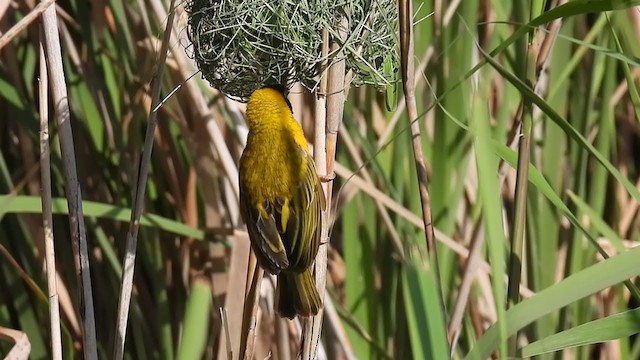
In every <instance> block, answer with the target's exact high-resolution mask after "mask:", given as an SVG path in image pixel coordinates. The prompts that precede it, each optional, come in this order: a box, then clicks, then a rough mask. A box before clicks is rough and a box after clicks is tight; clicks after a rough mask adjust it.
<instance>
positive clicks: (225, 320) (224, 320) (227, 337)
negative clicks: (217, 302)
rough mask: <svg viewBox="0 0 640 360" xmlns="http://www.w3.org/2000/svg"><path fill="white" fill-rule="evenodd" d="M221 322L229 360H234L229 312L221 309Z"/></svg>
mask: <svg viewBox="0 0 640 360" xmlns="http://www.w3.org/2000/svg"><path fill="white" fill-rule="evenodd" d="M220 320H222V330H223V331H224V332H223V333H222V337H223V338H224V340H225V348H226V350H227V360H233V349H232V348H231V335H230V334H229V320H228V317H227V310H226V309H225V308H220Z"/></svg>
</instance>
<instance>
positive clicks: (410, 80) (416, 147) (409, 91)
mask: <svg viewBox="0 0 640 360" xmlns="http://www.w3.org/2000/svg"><path fill="white" fill-rule="evenodd" d="M398 6H399V12H398V14H399V21H400V63H401V65H402V85H403V88H404V94H405V102H406V104H407V115H408V116H409V121H410V122H411V141H412V144H413V156H414V159H415V165H416V173H417V176H418V190H419V192H420V202H421V204H422V221H423V223H424V232H425V238H426V243H427V251H428V252H429V255H430V258H431V261H432V266H433V268H434V269H435V276H436V281H437V286H438V298H439V301H440V308H441V309H442V311H444V309H445V307H444V299H443V296H442V283H441V279H440V267H439V266H438V251H437V248H436V242H435V234H434V231H433V224H432V222H431V204H430V200H429V188H428V178H427V167H426V165H425V161H424V155H423V153H422V136H421V134H420V122H418V121H414V120H416V119H417V118H418V108H417V106H416V81H415V70H414V43H413V2H412V1H409V0H399V1H398ZM445 318H446V317H445ZM442 330H443V331H446V329H442Z"/></svg>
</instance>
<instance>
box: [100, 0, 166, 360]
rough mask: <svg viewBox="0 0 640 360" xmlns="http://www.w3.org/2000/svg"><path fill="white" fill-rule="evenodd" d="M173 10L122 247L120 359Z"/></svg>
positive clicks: (118, 324)
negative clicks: (125, 237)
mask: <svg viewBox="0 0 640 360" xmlns="http://www.w3.org/2000/svg"><path fill="white" fill-rule="evenodd" d="M174 3H175V0H171V3H170V5H169V9H170V10H171V9H173V8H174ZM174 16H175V11H169V17H168V19H167V25H166V28H165V33H164V39H162V46H161V48H160V54H159V55H160V56H159V59H158V63H157V68H156V77H155V79H154V83H153V90H152V93H151V101H152V103H151V107H150V111H149V120H148V123H147V132H146V135H145V140H144V150H143V152H142V158H141V160H140V168H139V169H138V171H139V172H138V179H137V186H136V192H135V198H134V204H133V210H132V211H131V221H130V223H129V231H128V233H127V243H126V248H125V256H124V266H123V273H122V283H121V286H120V297H119V299H118V318H117V320H116V334H115V341H114V344H113V356H112V358H113V359H115V360H120V359H122V357H123V356H124V342H125V338H126V336H125V334H126V333H127V321H128V319H129V305H130V303H131V292H132V290H133V274H134V269H135V262H136V248H137V245H138V230H139V228H140V217H141V216H142V210H143V205H144V198H145V190H146V185H147V177H148V176H149V162H150V160H151V151H152V149H153V139H154V134H155V131H156V125H157V112H156V111H153V109H155V108H156V106H157V105H158V103H159V102H160V89H161V87H162V76H163V74H164V64H165V62H166V59H167V49H168V48H169V40H170V39H171V32H172V31H171V30H172V26H173V18H174Z"/></svg>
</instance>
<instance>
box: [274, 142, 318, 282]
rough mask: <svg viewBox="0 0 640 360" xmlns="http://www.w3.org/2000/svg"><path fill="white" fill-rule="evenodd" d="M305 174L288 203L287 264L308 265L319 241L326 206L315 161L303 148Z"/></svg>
mask: <svg viewBox="0 0 640 360" xmlns="http://www.w3.org/2000/svg"><path fill="white" fill-rule="evenodd" d="M304 157H305V163H306V165H305V175H304V177H303V179H302V181H301V182H300V184H298V186H297V187H296V189H295V191H294V194H293V198H292V199H291V201H290V204H289V213H290V215H289V220H288V224H287V228H286V231H284V234H283V241H284V244H285V247H286V248H287V252H288V254H289V268H290V269H292V270H294V271H299V272H300V271H303V270H305V269H307V268H308V267H309V266H311V264H312V263H313V261H314V260H315V258H316V255H317V253H318V246H319V245H320V230H321V227H322V224H321V211H322V209H324V207H325V199H324V193H323V191H322V187H321V186H320V180H319V179H318V174H317V173H316V169H315V165H314V163H313V160H312V159H311V157H310V156H308V154H307V153H306V151H304Z"/></svg>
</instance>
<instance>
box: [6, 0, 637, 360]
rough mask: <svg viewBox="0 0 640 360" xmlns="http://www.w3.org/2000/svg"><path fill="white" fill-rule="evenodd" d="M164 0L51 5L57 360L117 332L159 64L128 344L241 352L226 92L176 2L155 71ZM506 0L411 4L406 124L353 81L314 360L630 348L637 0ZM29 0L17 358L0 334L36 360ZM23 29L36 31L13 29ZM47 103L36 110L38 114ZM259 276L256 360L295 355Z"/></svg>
mask: <svg viewBox="0 0 640 360" xmlns="http://www.w3.org/2000/svg"><path fill="white" fill-rule="evenodd" d="M167 3H168V2H160V1H157V0H148V1H143V0H140V1H127V2H122V1H117V0H105V1H102V2H86V1H80V0H68V1H63V2H59V3H58V4H57V7H56V11H57V17H58V19H59V21H58V29H59V36H60V41H61V49H62V53H61V60H62V65H63V70H64V83H65V84H66V87H67V90H68V103H69V107H70V113H69V115H70V124H71V126H72V130H73V137H72V138H71V137H69V138H66V139H62V137H63V136H65V135H64V133H63V130H62V128H61V127H60V126H59V125H57V124H55V123H54V122H53V121H50V123H49V129H50V130H49V136H50V139H49V141H50V146H51V148H50V157H51V159H50V166H51V185H50V186H51V193H52V197H53V198H52V199H51V202H50V204H51V212H52V213H53V217H52V219H53V222H52V225H53V227H52V228H53V235H54V239H55V246H54V248H55V260H56V267H55V270H56V272H55V279H56V280H57V299H58V300H59V304H60V314H61V323H60V327H61V338H62V357H63V358H65V359H67V358H69V359H70V358H82V356H83V353H85V354H87V353H88V352H86V350H88V351H89V352H91V351H94V352H96V353H97V356H98V358H110V357H111V355H112V353H111V351H112V348H113V346H114V343H116V342H117V338H116V334H115V333H114V327H115V318H116V314H117V306H118V305H117V304H118V300H117V299H118V296H119V292H120V281H121V280H120V279H121V276H122V273H123V268H122V263H121V261H122V258H123V256H124V253H125V241H124V239H125V238H126V234H127V231H128V228H129V223H128V222H129V219H130V217H131V212H130V209H131V208H132V205H133V204H134V200H133V196H134V189H135V188H136V182H137V178H138V166H139V158H140V157H141V152H142V149H143V139H144V136H145V128H146V126H147V119H148V115H149V110H150V108H151V104H152V103H153V102H154V100H153V96H152V88H153V84H152V81H153V79H157V78H158V77H157V76H156V75H157V72H158V71H160V72H162V73H163V75H164V76H163V77H162V82H161V83H160V84H158V85H159V89H160V98H161V99H165V98H166V99H165V101H164V103H162V106H160V107H159V108H158V112H157V121H158V128H157V131H156V132H155V134H154V149H153V153H152V155H151V159H150V164H149V177H148V181H147V191H146V196H145V198H144V214H143V215H142V217H141V218H140V229H139V233H138V247H137V262H136V266H135V276H134V279H133V285H134V288H133V294H132V300H131V308H130V310H129V312H128V314H129V321H128V326H127V332H126V338H125V339H124V340H125V347H124V357H125V358H127V359H156V358H163V359H172V358H180V359H183V358H219V359H227V358H230V357H232V358H234V359H235V358H238V357H239V356H240V355H239V354H240V346H241V345H240V344H241V338H242V336H243V335H242V334H241V331H242V309H243V303H244V296H245V291H246V290H247V287H248V286H249V285H247V284H248V282H249V281H250V280H251V278H250V276H248V275H247V269H248V266H247V259H248V254H249V246H248V238H247V235H246V233H245V232H244V230H243V228H242V224H241V223H240V220H239V216H238V206H237V168H236V165H235V164H236V163H237V159H238V158H239V155H240V153H241V151H242V143H243V139H244V137H245V136H246V128H245V127H244V125H243V123H242V111H243V105H242V104H238V103H235V102H232V101H230V100H228V99H225V98H224V97H223V96H222V95H220V94H219V93H217V92H216V91H215V90H214V89H211V88H210V87H209V86H208V85H207V84H206V83H205V82H204V81H203V80H202V79H200V76H198V75H196V76H194V77H191V75H193V74H196V72H197V70H196V69H195V67H194V66H193V64H192V62H191V61H190V59H189V58H188V56H187V55H185V52H186V54H189V45H188V42H187V40H186V32H185V26H186V14H185V13H184V5H185V4H184V3H180V4H178V7H177V8H176V9H175V11H176V20H175V23H174V25H173V27H172V28H173V31H174V32H173V34H172V36H171V39H172V40H171V41H170V43H169V53H168V57H167V61H166V64H165V65H164V67H162V68H160V69H158V68H157V67H156V65H157V64H158V59H159V58H160V52H161V51H160V50H161V45H160V44H161V40H162V39H163V38H164V31H165V27H166V22H167V20H168V17H167V16H168V12H169V11H172V10H170V9H167V8H166V6H167ZM516 3H517V2H513V1H507V0H499V1H477V0H469V1H455V0H452V1H441V0H435V1H429V2H424V3H423V2H415V3H414V4H413V8H414V20H415V22H416V23H415V24H414V31H415V33H414V41H415V54H414V56H415V71H416V79H417V81H416V104H417V116H412V117H411V118H409V116H408V115H407V114H408V112H407V111H405V109H406V107H405V104H404V99H403V94H402V92H401V91H400V90H399V89H400V88H401V86H398V87H397V89H398V92H399V93H398V101H397V102H396V104H395V108H392V109H387V107H386V102H388V100H389V99H385V97H384V94H382V93H378V92H376V91H374V90H372V89H369V88H366V87H361V88H351V89H350V90H349V92H348V96H347V99H346V103H345V108H344V116H343V119H342V125H341V127H340V132H339V135H338V143H337V154H336V159H337V160H336V163H335V167H334V170H335V173H336V175H337V178H336V179H335V181H334V183H333V185H332V186H333V191H332V196H333V197H332V202H331V203H332V209H331V218H330V220H332V221H333V223H332V224H333V226H332V227H331V229H330V231H329V235H330V246H328V271H327V293H326V296H325V302H326V303H327V305H326V306H325V313H324V314H325V315H326V316H324V324H323V327H322V330H323V336H322V338H321V347H320V348H319V349H318V356H319V357H320V358H328V359H334V358H336V359H342V358H346V359H351V358H361V359H367V358H375V359H387V358H396V359H407V358H416V359H424V358H442V357H443V356H445V357H446V356H451V357H453V358H468V359H484V358H487V357H489V356H492V354H494V355H495V356H499V357H501V358H506V357H508V356H515V357H537V358H541V359H552V358H572V359H586V358H600V359H612V358H616V359H637V358H639V357H640V342H639V341H638V339H637V336H634V335H635V334H637V333H638V332H640V326H639V325H638V324H640V314H639V312H638V310H637V308H636V307H637V305H638V303H639V301H640V291H638V287H637V275H638V274H640V268H639V267H638V266H637V259H638V257H639V256H640V253H639V252H640V248H638V247H637V245H638V236H639V230H640V223H639V222H638V219H639V218H640V217H639V216H638V208H639V204H640V190H639V189H640V171H639V170H638V166H639V164H640V162H639V161H638V160H639V159H640V157H639V156H640V153H639V152H638V144H639V143H640V142H639V140H640V131H639V129H640V126H639V124H640V117H639V116H638V114H639V112H638V109H637V106H638V104H639V103H640V96H639V95H638V94H639V92H638V81H637V79H638V74H640V72H639V70H638V65H639V63H638V60H637V59H638V57H639V56H640V45H638V42H637V38H638V37H639V36H640V8H636V7H633V6H637V5H640V1H622V0H619V1H616V0H575V1H571V2H565V1H531V2H523V3H522V4H520V5H519V6H514V4H516ZM34 5H35V4H34V3H33V2H28V1H16V2H13V3H12V4H11V6H5V7H2V6H0V19H3V20H4V21H3V22H2V23H1V24H2V25H1V26H2V27H1V28H0V31H2V33H3V35H2V36H5V37H3V38H2V39H4V40H0V44H3V45H4V47H2V50H1V52H0V118H1V119H2V121H0V194H1V195H0V355H5V354H8V353H9V351H11V349H12V348H13V345H14V344H13V343H12V341H13V340H11V339H12V337H11V336H15V334H16V333H15V332H10V331H8V330H6V329H14V330H19V331H22V332H24V333H26V334H27V336H28V339H29V342H30V344H31V352H30V355H29V356H30V358H32V359H45V358H50V357H52V356H53V354H54V353H53V350H52V349H51V346H50V340H51V339H52V338H55V337H52V336H51V325H50V317H49V307H48V301H47V296H46V295H45V294H47V291H46V287H47V283H48V282H47V277H46V274H45V271H44V270H45V252H46V251H45V249H46V246H45V233H46V229H43V227H42V223H43V213H44V215H45V216H46V214H47V213H48V211H44V212H43V210H42V202H41V200H42V196H43V194H46V191H43V190H41V189H42V187H43V186H45V185H46V184H45V183H46V180H45V183H43V182H42V181H41V177H40V176H38V174H39V172H40V170H41V169H46V161H45V162H41V159H40V148H39V147H40V133H39V132H40V129H41V127H40V125H41V124H40V119H41V117H42V116H44V114H45V112H44V111H43V110H44V109H39V107H38V105H37V104H38V102H39V100H40V97H41V96H45V95H39V86H38V84H39V83H38V78H39V75H38V71H37V70H38V69H39V65H40V60H39V56H40V55H39V54H40V45H39V37H40V35H39V34H40V30H39V22H30V21H33V19H36V18H38V17H39V16H40V14H41V13H42V11H43V6H41V7H39V8H34ZM34 9H35V10H34ZM32 10H33V11H35V13H33V15H32V16H28V14H30V13H31V11H32ZM433 11H435V13H433V14H432V12H433ZM22 19H26V20H23V24H24V23H27V24H29V25H28V26H26V27H24V28H23V27H21V28H20V29H19V31H17V32H13V33H12V32H10V31H7V30H9V28H10V27H11V26H12V25H14V24H16V23H18V22H19V21H20V20H22ZM8 36H14V37H12V38H11V39H9V37H8ZM5 40H9V41H5ZM50 75H52V74H51V73H50ZM50 77H51V76H50ZM176 89H177V91H175V92H174V90H176ZM40 90H41V89H40ZM40 94H46V92H40ZM169 95H171V96H169ZM291 100H292V103H293V104H294V111H295V115H296V118H297V119H298V120H300V121H301V122H302V124H303V126H304V128H305V131H306V132H307V135H308V138H309V139H313V138H314V137H313V133H314V124H315V123H314V114H315V113H316V108H315V105H316V103H315V102H314V100H315V97H314V96H311V95H310V94H307V93H304V92H303V91H302V90H295V91H294V93H293V94H292V96H291ZM57 106H58V103H55V102H54V101H53V100H52V99H49V101H48V113H49V114H55V110H56V109H57V108H56V107H57ZM44 119H46V117H44ZM49 119H53V115H49ZM412 122H415V123H417V124H418V125H419V130H420V132H421V141H422V150H423V151H424V157H425V164H426V172H427V175H428V180H429V183H428V186H429V187H428V190H429V195H430V200H431V201H430V204H429V206H430V210H431V214H432V221H431V224H428V225H433V227H434V233H435V238H436V240H437V246H436V248H437V255H438V266H439V267H438V269H437V271H434V270H436V269H434V268H433V266H434V262H433V261H432V259H431V258H430V256H429V254H428V251H427V245H426V243H425V233H424V231H425V230H424V229H425V222H424V220H423V217H422V211H423V204H422V203H421V197H420V194H419V190H418V189H419V184H418V179H417V177H416V168H415V166H416V165H415V161H414V155H413V151H412V148H411V143H412V141H414V137H413V136H412V134H411V129H410V127H411V123H412ZM315 129H316V130H315V131H321V130H322V129H318V128H315ZM62 140H66V141H71V140H72V141H73V145H74V147H75V151H74V153H75V157H76V166H75V169H74V170H75V172H76V173H77V176H78V181H79V184H80V188H81V190H82V210H83V212H84V220H85V221H84V225H85V228H86V238H87V241H88V254H89V262H90V265H91V278H90V280H91V289H92V291H93V299H92V304H93V306H94V309H95V333H96V336H97V348H93V349H87V347H91V346H92V345H91V343H87V342H85V341H83V334H84V333H83V331H86V330H87V329H86V328H87V326H86V324H87V323H86V322H83V321H84V319H85V318H83V317H82V316H81V314H83V312H82V310H81V309H85V307H84V306H81V305H82V304H81V302H80V292H81V288H82V287H81V285H80V284H79V283H78V280H77V277H76V271H77V269H76V267H75V265H74V264H75V261H76V255H74V254H73V251H72V239H73V238H74V231H78V229H73V230H71V229H70V227H69V210H68V207H67V205H66V204H67V202H66V200H65V197H66V196H67V195H68V194H69V192H68V190H69V184H68V183H66V182H65V181H66V180H68V173H66V172H65V169H64V167H63V163H64V161H66V160H67V159H68V158H67V156H68V154H65V150H64V148H63V147H61V146H60V142H61V141H62ZM526 140H528V143H529V145H528V146H524V145H523V141H526ZM322 168H323V169H324V167H322ZM42 179H46V178H45V177H42ZM65 179H66V180H65ZM524 184H527V185H528V186H526V187H525V186H524ZM516 194H518V195H516ZM44 200H47V199H44ZM46 204H47V202H45V210H46ZM517 239H520V240H521V242H518V241H514V240H517ZM512 244H515V245H512ZM519 244H521V245H519ZM436 273H437V274H439V276H440V278H439V279H438V278H436V277H435V275H434V274H436ZM518 273H519V274H521V275H518ZM518 277H519V278H520V280H519V281H517V279H518ZM51 280H52V279H49V283H51ZM438 283H441V284H442V301H441V300H440V298H439V295H438V288H439V285H438ZM273 285H274V283H273V281H272V280H271V279H270V278H265V279H264V281H262V285H261V287H260V288H259V289H256V291H258V292H259V294H260V301H259V302H258V311H257V315H256V321H257V322H256V323H255V324H254V325H253V326H254V330H253V331H254V333H255V338H254V339H250V341H251V342H252V343H253V354H254V358H256V359H263V358H266V357H267V356H268V355H269V354H272V355H273V357H274V358H278V359H290V358H295V357H296V354H297V352H298V351H299V349H300V343H301V341H300V334H301V332H302V329H303V326H304V324H302V323H299V322H296V321H284V320H280V319H279V318H278V317H277V316H276V315H275V314H274V311H273V290H274V288H273ZM509 289H510V290H511V291H510V294H511V296H510V297H509V300H508V299H507V293H508V292H509V291H508V290H509ZM84 305H86V304H84ZM222 314H224V316H221V315H222ZM85 337H86V335H85ZM307 351H309V349H307Z"/></svg>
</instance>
